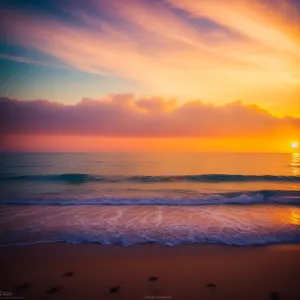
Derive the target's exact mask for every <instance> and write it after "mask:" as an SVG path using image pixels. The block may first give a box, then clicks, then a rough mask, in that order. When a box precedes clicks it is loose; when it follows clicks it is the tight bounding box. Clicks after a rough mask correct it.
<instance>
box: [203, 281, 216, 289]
mask: <svg viewBox="0 0 300 300" xmlns="http://www.w3.org/2000/svg"><path fill="white" fill-rule="evenodd" d="M205 287H208V288H211V287H217V286H216V285H215V284H214V283H212V282H210V283H208V284H207V285H206V286H205Z"/></svg>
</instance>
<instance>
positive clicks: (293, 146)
mask: <svg viewBox="0 0 300 300" xmlns="http://www.w3.org/2000/svg"><path fill="white" fill-rule="evenodd" d="M291 147H292V148H293V149H298V148H299V144H298V142H292V143H291Z"/></svg>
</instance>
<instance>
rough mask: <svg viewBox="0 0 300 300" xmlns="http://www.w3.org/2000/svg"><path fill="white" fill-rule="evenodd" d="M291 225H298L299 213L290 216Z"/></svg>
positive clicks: (299, 223)
mask: <svg viewBox="0 0 300 300" xmlns="http://www.w3.org/2000/svg"><path fill="white" fill-rule="evenodd" d="M290 220H291V223H292V224H294V225H300V213H296V212H293V213H292V214H291V216H290Z"/></svg>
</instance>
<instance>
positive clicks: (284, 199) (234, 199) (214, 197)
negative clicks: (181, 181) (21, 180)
mask: <svg viewBox="0 0 300 300" xmlns="http://www.w3.org/2000/svg"><path fill="white" fill-rule="evenodd" d="M221 204H239V205H251V204H277V205H279V204H281V205H288V204H293V205H300V191H282V190H277V191H276V190H259V191H248V192H229V193H221V194H217V193H212V194H198V195H197V196H195V195H194V196H186V195H182V196H176V197H174V196H173V197H168V198H166V197H139V198H137V197H131V198H130V197H128V198H126V197H122V198H121V197H112V196H109V197H105V196H103V197H95V196H87V195H78V196H76V197H75V196H74V195H71V196H67V195H66V196H59V197H55V196H54V197H49V196H47V197H44V198H43V196H39V198H37V199H28V198H26V199H24V198H23V199H3V200H0V205H60V206H86V205H114V206H119V205H162V206H176V205H180V206H197V205H221Z"/></svg>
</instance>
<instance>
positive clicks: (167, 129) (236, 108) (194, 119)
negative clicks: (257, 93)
mask: <svg viewBox="0 0 300 300" xmlns="http://www.w3.org/2000/svg"><path fill="white" fill-rule="evenodd" d="M0 128H1V134H2V135H5V134H8V135H9V134H23V135H24V134H28V135H34V134H36V135H66V136H67V135H78V136H80V135H81V136H102V137H103V136H104V137H144V138H145V137H176V138H177V137H186V138H189V137H199V138H206V137H208V138H210V137H211V138H213V137H217V138H218V137H247V136H249V137H251V136H254V137H255V136H258V137H261V136H267V137H272V136H273V137H274V136H281V135H284V134H285V133H286V132H292V133H298V134H299V132H300V118H295V117H290V116H287V117H284V118H278V117H275V116H273V115H272V114H270V113H269V112H268V111H266V110H263V109H261V108H259V107H258V106H255V105H250V106H249V105H243V103H242V102H240V101H237V102H233V103H229V104H226V105H222V106H215V105H212V104H203V103H202V102H200V101H190V102H187V103H185V104H181V105H179V104H178V102H177V101H176V100H175V99H164V98H161V97H153V98H136V97H135V96H134V95H131V94H119V95H109V96H107V97H104V98H101V99H90V98H83V99H82V100H81V101H80V102H79V103H77V104H75V105H63V104H59V103H54V102H50V101H46V100H32V101H21V100H15V99H9V98H0Z"/></svg>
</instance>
